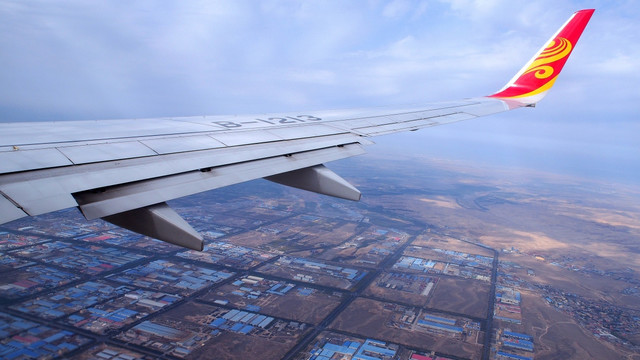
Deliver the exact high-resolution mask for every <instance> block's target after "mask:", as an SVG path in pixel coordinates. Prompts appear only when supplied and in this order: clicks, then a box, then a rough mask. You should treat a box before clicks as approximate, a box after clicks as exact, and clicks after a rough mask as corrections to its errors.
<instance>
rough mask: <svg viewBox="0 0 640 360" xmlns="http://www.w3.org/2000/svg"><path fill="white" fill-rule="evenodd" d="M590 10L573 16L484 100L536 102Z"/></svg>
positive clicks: (551, 83)
mask: <svg viewBox="0 0 640 360" xmlns="http://www.w3.org/2000/svg"><path fill="white" fill-rule="evenodd" d="M594 11H595V10H594V9H585V10H580V11H577V12H576V13H574V14H573V15H572V16H571V17H570V18H569V20H567V22H566V23H564V25H562V27H561V28H560V30H558V32H557V33H555V34H554V35H553V36H552V37H551V39H549V41H548V42H547V43H546V45H545V46H544V47H543V48H542V49H540V50H539V51H538V52H537V53H536V54H535V55H534V56H533V58H531V60H529V62H528V63H527V64H526V65H525V66H524V67H523V68H522V69H520V71H519V72H518V73H517V74H516V75H515V76H514V77H513V79H511V81H509V82H508V83H507V85H505V86H504V87H503V88H502V89H500V90H499V91H498V92H497V93H495V94H493V95H489V96H488V97H493V98H499V99H505V100H514V101H517V102H518V103H520V104H523V105H531V104H535V103H536V102H538V101H540V100H541V99H542V98H543V97H544V96H545V95H546V93H547V91H549V89H551V87H552V86H553V83H554V82H555V81H556V79H557V77H558V75H559V74H560V71H561V70H562V67H563V66H564V64H565V63H566V62H567V59H569V55H570V54H571V51H573V48H574V47H575V45H576V43H577V42H578V39H579V38H580V35H582V31H583V30H584V28H585V27H586V26H587V23H588V22H589V19H591V15H593V12H594Z"/></svg>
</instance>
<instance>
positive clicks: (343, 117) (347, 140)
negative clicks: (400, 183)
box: [0, 10, 593, 250]
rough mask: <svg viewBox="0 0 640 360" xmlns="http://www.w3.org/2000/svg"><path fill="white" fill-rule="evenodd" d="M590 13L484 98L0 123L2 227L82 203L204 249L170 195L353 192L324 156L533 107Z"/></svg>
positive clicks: (92, 213)
mask: <svg viewBox="0 0 640 360" xmlns="http://www.w3.org/2000/svg"><path fill="white" fill-rule="evenodd" d="M592 13H593V10H582V11H579V12H577V13H575V14H574V15H573V16H572V17H571V18H570V19H569V21H567V23H565V25H563V27H562V28H561V29H560V30H559V31H558V33H556V34H555V35H554V36H553V37H552V38H551V40H550V41H549V42H548V43H547V44H546V45H545V47H543V49H542V50H540V51H539V52H538V53H537V54H536V55H535V56H534V57H533V58H532V60H531V61H530V62H529V63H527V65H525V67H524V68H523V70H521V71H520V72H519V73H518V74H517V75H516V77H514V79H512V80H511V82H509V83H508V84H507V85H506V86H505V87H504V88H503V89H502V90H500V92H498V93H496V94H494V95H491V96H487V97H479V98H473V99H465V100H460V101H453V102H446V103H434V104H427V105H423V106H417V107H414V108H400V109H397V108H375V109H352V110H332V111H318V112H305V113H285V114H270V115H247V116H202V117H184V118H157V119H133V120H98V121H68V122H46V123H2V124H0V224H2V223H6V222H9V221H12V220H15V219H18V218H21V217H24V216H34V215H40V214H44V213H48V212H51V211H56V210H60V209H65V208H69V207H79V209H80V210H81V211H82V213H83V214H84V216H85V217H86V218H87V219H96V218H103V219H105V220H107V221H110V222H112V223H114V224H116V225H119V226H122V227H125V228H128V229H131V230H133V231H136V232H139V233H142V234H145V235H149V236H153V237H155V238H159V239H161V240H165V241H168V242H171V243H174V244H178V245H181V246H185V247H188V248H191V249H198V250H201V249H202V247H203V240H202V237H201V236H200V235H199V234H198V233H197V232H196V231H195V230H193V229H192V228H191V227H190V226H189V225H188V224H187V223H186V222H185V221H184V220H183V219H182V218H180V216H179V215H178V214H176V213H175V212H174V211H173V210H171V208H169V207H168V206H167V205H166V203H165V202H166V201H168V200H171V199H175V198H179V197H183V196H187V195H191V194H195V193H198V192H202V191H207V190H211V189H216V188H220V187H223V186H227V185H231V184H236V183H240V182H244V181H249V180H253V179H258V178H266V179H268V180H272V181H275V182H278V183H282V184H285V185H289V186H294V187H298V188H302V189H306V190H310V191H315V192H318V193H322V194H327V195H332V196H337V197H341V198H346V199H351V200H358V199H359V198H360V192H359V191H358V190H357V189H355V188H354V187H353V186H352V185H350V184H349V183H348V182H347V181H345V180H344V179H342V178H341V177H340V176H338V175H337V174H335V173H333V172H331V171H330V170H329V169H327V168H326V167H324V166H323V165H322V164H324V163H326V162H329V161H333V160H338V159H343V158H346V157H350V156H354V155H359V154H362V153H364V149H363V145H367V144H369V143H370V141H369V140H368V138H369V137H372V136H377V135H382V134H389V133H394V132H399V131H411V130H418V129H422V128H425V127H430V126H436V125H442V124H446V123H451V122H456V121H461V120H468V119H472V118H475V117H479V116H485V115H490V114H495V113H499V112H503V111H508V110H511V109H515V108H519V107H524V106H533V105H534V104H535V103H536V102H537V101H539V100H540V99H541V98H542V96H544V94H546V92H547V91H548V90H549V88H550V87H551V85H552V84H553V82H554V81H555V79H556V77H557V75H558V73H559V72H560V70H561V68H562V66H563V65H564V62H566V58H567V57H568V55H569V54H570V52H571V50H572V47H573V45H575V43H576V41H577V39H578V37H579V36H580V34H581V33H582V30H583V29H584V27H585V26H586V23H587V22H588V20H589V18H590V16H591V14H592ZM558 44H560V45H558ZM567 44H568V45H567ZM558 46H561V47H562V48H560V49H559V48H558ZM567 47H568V50H567ZM550 54H551V55H550ZM541 69H542V70H541Z"/></svg>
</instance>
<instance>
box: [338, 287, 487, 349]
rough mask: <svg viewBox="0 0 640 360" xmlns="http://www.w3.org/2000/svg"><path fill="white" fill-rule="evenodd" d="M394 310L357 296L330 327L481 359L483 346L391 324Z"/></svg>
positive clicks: (381, 303) (406, 344)
mask: <svg viewBox="0 0 640 360" xmlns="http://www.w3.org/2000/svg"><path fill="white" fill-rule="evenodd" d="M392 314H393V311H392V310H388V309H385V303H384V302H380V301H376V300H371V299H364V298H358V299H356V300H355V301H354V302H353V303H351V305H349V307H348V308H347V309H345V310H344V311H343V312H342V313H341V314H340V316H338V318H336V320H334V321H333V323H332V324H331V325H330V327H331V328H333V329H337V330H342V331H348V332H352V333H357V334H361V335H362V336H366V337H372V338H376V339H380V340H383V341H388V342H393V343H397V344H402V345H405V346H410V347H412V348H419V349H423V350H428V351H438V352H442V353H445V354H450V355H455V356H459V357H464V358H468V359H480V355H481V351H482V346H481V345H477V344H471V343H468V342H464V341H461V340H457V339H454V338H451V337H447V336H436V335H432V334H427V333H424V332H419V331H410V330H405V329H399V328H397V327H392V326H390V324H389V322H390V320H391V318H392Z"/></svg>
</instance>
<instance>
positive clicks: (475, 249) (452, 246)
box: [412, 233, 493, 257]
mask: <svg viewBox="0 0 640 360" xmlns="http://www.w3.org/2000/svg"><path fill="white" fill-rule="evenodd" d="M470 241H477V239H470ZM412 245H415V246H422V247H428V248H436V249H443V250H455V251H459V252H463V253H467V254H475V255H482V256H489V257H493V251H491V250H487V249H485V248H483V247H481V246H477V245H473V244H469V243H467V242H464V241H461V240H458V239H454V238H452V237H449V236H444V235H438V234H431V233H426V234H422V235H420V236H418V237H416V239H415V240H414V241H413V243H412Z"/></svg>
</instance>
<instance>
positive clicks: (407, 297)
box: [364, 273, 440, 307]
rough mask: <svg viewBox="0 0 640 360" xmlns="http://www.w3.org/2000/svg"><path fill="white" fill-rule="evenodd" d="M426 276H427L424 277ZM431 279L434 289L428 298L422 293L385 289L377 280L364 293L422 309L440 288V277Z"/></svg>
mask: <svg viewBox="0 0 640 360" xmlns="http://www.w3.org/2000/svg"><path fill="white" fill-rule="evenodd" d="M384 275H385V274H384V273H382V274H380V275H379V276H378V278H380V277H382V276H384ZM424 276H426V275H424ZM429 276H430V277H432V278H433V279H434V281H435V283H434V285H433V288H432V289H431V291H430V292H429V295H428V296H423V295H421V294H420V293H411V292H408V291H402V290H397V289H392V288H385V287H380V286H378V285H377V284H376V282H377V279H376V280H374V281H373V282H371V284H370V285H369V286H368V287H367V289H366V290H365V291H364V294H365V295H369V296H375V297H378V298H382V299H385V300H387V301H390V302H395V301H397V302H400V303H406V304H411V305H415V306H420V307H424V306H426V304H427V301H428V300H429V299H430V298H431V297H432V296H433V294H434V291H435V289H436V288H437V287H438V283H437V282H439V281H440V280H439V278H440V277H439V276H433V275H429Z"/></svg>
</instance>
